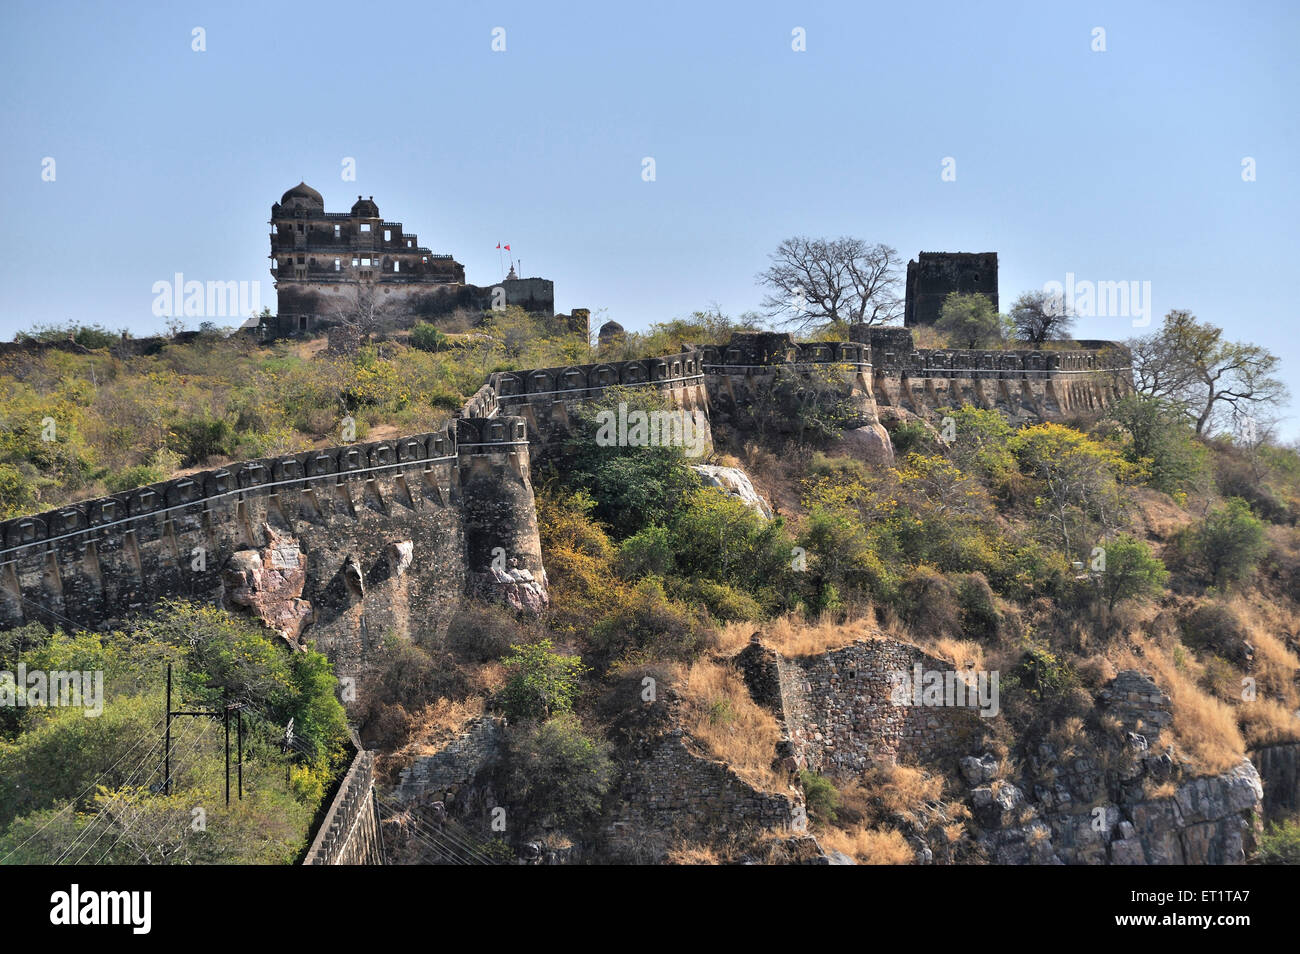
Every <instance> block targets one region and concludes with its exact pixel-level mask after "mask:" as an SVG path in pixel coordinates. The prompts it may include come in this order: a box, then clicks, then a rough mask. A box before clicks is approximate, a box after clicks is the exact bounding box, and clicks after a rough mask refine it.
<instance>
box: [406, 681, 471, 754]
mask: <svg viewBox="0 0 1300 954" xmlns="http://www.w3.org/2000/svg"><path fill="white" fill-rule="evenodd" d="M485 711H486V705H485V701H484V699H483V698H482V697H478V696H476V697H472V698H469V699H461V700H455V701H453V700H451V699H445V698H444V699H439V700H438V701H437V702H434V703H431V704H429V705H426V706H425V707H424V708H423V709H421V710H420V711H418V712H413V713H411V715H410V717H409V726H410V739H411V740H410V741H409V742H407V743H406V744H405V745H403V746H402V747H401V748H399V749H397V750H396V751H394V752H393V753H392V754H391V755H390V756H389V759H390V760H393V761H396V762H407V761H409V760H411V759H414V758H419V757H420V756H422V755H432V754H433V753H434V752H437V751H438V750H439V749H441V748H442V747H443V745H444V744H445V743H446V742H447V740H448V739H451V738H453V737H454V736H456V735H458V734H459V733H460V732H461V731H462V730H463V729H464V728H465V724H466V723H467V722H469V721H470V720H471V719H477V718H478V717H479V716H481V715H483V713H484V712H485Z"/></svg>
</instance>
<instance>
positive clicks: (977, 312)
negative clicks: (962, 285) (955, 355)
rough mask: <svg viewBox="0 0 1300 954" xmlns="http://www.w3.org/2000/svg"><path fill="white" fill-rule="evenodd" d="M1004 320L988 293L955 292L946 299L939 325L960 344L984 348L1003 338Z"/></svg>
mask: <svg viewBox="0 0 1300 954" xmlns="http://www.w3.org/2000/svg"><path fill="white" fill-rule="evenodd" d="M1003 324H1004V323H1003V320H1002V316H1001V315H999V314H998V313H997V312H996V311H995V310H994V309H993V302H991V301H989V299H988V296H986V295H980V294H972V295H963V294H962V293H961V292H951V293H950V294H949V295H948V297H947V298H945V299H944V300H943V307H942V308H940V310H939V320H938V321H936V322H935V327H936V328H938V329H939V330H940V331H942V332H944V333H945V334H947V335H949V336H950V337H951V338H952V340H953V341H954V342H956V344H957V345H958V347H962V348H984V347H988V346H990V345H993V344H997V343H998V342H1000V341H1002V339H1003Z"/></svg>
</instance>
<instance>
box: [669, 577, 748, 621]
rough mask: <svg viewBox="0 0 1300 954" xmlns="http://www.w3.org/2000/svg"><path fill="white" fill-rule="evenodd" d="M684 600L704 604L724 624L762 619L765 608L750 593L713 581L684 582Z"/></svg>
mask: <svg viewBox="0 0 1300 954" xmlns="http://www.w3.org/2000/svg"><path fill="white" fill-rule="evenodd" d="M682 598H683V599H685V600H691V601H696V602H700V603H703V604H704V605H705V606H706V607H708V610H709V614H710V615H711V616H712V617H713V618H714V619H716V620H721V621H722V622H733V621H736V622H738V621H741V620H756V619H762V617H763V607H762V604H760V603H759V602H758V600H756V599H754V598H753V597H752V596H750V595H749V594H748V593H745V592H743V591H741V590H738V589H736V588H735V587H734V586H727V584H725V583H715V582H713V581H712V580H684V581H683V583H682Z"/></svg>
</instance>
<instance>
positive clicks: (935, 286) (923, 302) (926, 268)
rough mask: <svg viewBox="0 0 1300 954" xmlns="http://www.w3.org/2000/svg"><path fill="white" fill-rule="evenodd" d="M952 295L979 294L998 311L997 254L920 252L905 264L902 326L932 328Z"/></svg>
mask: <svg viewBox="0 0 1300 954" xmlns="http://www.w3.org/2000/svg"><path fill="white" fill-rule="evenodd" d="M952 292H960V293H961V294H963V295H970V294H975V293H979V294H981V295H985V296H987V297H988V298H989V300H990V301H992V302H993V309H994V311H997V310H998V253H997V252H921V253H920V255H918V256H917V258H916V259H914V260H912V261H910V262H908V263H907V303H906V306H905V308H904V311H903V324H904V326H906V327H908V328H911V327H914V326H916V325H932V324H934V323H935V322H936V321H938V320H939V310H940V309H941V308H942V307H943V300H944V299H945V298H947V297H948V295H949V294H950V293H952Z"/></svg>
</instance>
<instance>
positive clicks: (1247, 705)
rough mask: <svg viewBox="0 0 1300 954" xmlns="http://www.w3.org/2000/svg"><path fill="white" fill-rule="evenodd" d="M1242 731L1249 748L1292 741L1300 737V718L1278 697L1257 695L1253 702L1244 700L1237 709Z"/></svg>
mask: <svg viewBox="0 0 1300 954" xmlns="http://www.w3.org/2000/svg"><path fill="white" fill-rule="evenodd" d="M1237 713H1238V716H1239V717H1240V720H1241V731H1242V733H1243V734H1244V735H1245V737H1246V745H1247V747H1248V748H1252V749H1254V748H1258V747H1259V746H1261V745H1274V744H1276V743H1278V742H1291V741H1294V740H1295V739H1296V738H1297V737H1300V718H1297V717H1296V714H1295V710H1294V709H1290V708H1288V707H1287V706H1285V705H1283V704H1282V703H1280V702H1278V701H1277V700H1276V699H1268V698H1265V697H1263V696H1262V695H1261V696H1257V697H1256V698H1255V700H1254V701H1253V702H1243V703H1242V704H1241V705H1240V706H1239V707H1238V709H1237Z"/></svg>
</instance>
